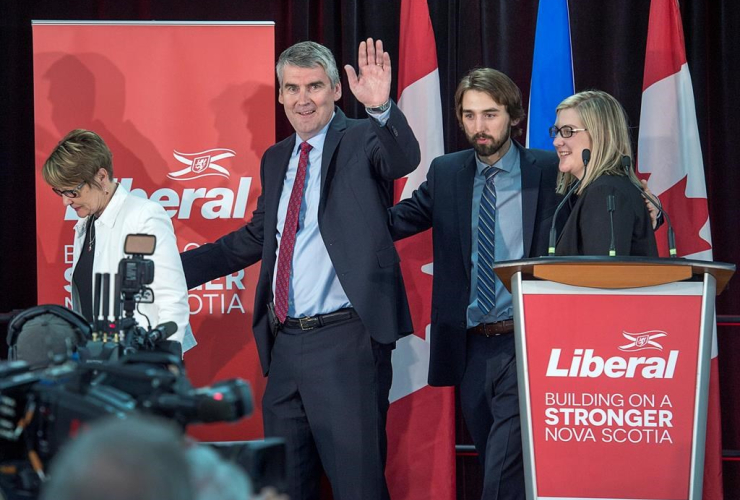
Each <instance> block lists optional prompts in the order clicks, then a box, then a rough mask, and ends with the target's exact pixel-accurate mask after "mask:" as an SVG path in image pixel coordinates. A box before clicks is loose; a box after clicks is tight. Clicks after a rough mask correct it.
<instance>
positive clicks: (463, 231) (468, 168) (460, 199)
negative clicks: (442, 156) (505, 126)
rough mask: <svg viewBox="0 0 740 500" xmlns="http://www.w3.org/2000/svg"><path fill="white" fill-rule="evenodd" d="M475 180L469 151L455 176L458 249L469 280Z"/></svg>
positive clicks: (472, 155) (473, 160)
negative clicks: (458, 234) (460, 251)
mask: <svg viewBox="0 0 740 500" xmlns="http://www.w3.org/2000/svg"><path fill="white" fill-rule="evenodd" d="M474 180H475V152H474V151H473V150H472V149H471V150H470V154H469V155H466V156H465V158H464V159H463V162H462V163H461V164H460V168H459V170H458V171H457V174H456V175H455V192H456V195H457V202H456V203H455V204H454V205H455V206H456V207H457V217H458V220H457V226H458V227H459V228H460V248H461V249H462V258H463V263H464V264H465V273H466V274H467V276H468V280H470V267H471V260H470V252H471V245H472V242H471V234H472V231H471V227H470V224H471V221H472V217H473V181H474Z"/></svg>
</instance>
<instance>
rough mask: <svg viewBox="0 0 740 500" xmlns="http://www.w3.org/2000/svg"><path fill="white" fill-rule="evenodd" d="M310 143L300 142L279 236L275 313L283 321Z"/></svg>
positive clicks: (286, 306) (285, 312)
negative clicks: (298, 156)
mask: <svg viewBox="0 0 740 500" xmlns="http://www.w3.org/2000/svg"><path fill="white" fill-rule="evenodd" d="M309 151H311V145H310V144H309V143H307V142H302V143H301V157H300V158H299V159H298V172H296V174H295V182H294V183H293V191H291V192H290V201H289V202H288V212H287V213H286V215H285V226H283V234H282V236H281V238H280V253H279V254H278V265H277V280H276V281H275V315H276V316H277V318H278V319H279V320H280V322H281V323H282V322H284V321H285V318H286V316H287V315H288V292H289V290H290V269H291V267H292V266H293V250H295V236H296V233H297V232H298V214H299V213H300V211H301V202H302V201H303V187H304V184H305V183H306V169H307V167H308V152H309Z"/></svg>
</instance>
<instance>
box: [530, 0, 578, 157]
mask: <svg viewBox="0 0 740 500" xmlns="http://www.w3.org/2000/svg"><path fill="white" fill-rule="evenodd" d="M574 89H575V87H574V85H573V57H572V54H571V50H570V21H569V19H568V0H540V5H539V8H538V11H537V31H536V33H535V37H534V58H533V60H532V86H531V89H530V91H529V120H528V122H527V147H528V148H537V149H549V150H551V149H554V148H553V147H552V139H551V138H550V135H549V134H548V132H547V130H548V129H549V128H550V127H551V126H552V125H553V124H554V123H555V108H556V107H557V106H558V104H560V102H561V101H562V100H563V99H565V98H566V97H568V96H570V95H573V94H574V93H575V90H574Z"/></svg>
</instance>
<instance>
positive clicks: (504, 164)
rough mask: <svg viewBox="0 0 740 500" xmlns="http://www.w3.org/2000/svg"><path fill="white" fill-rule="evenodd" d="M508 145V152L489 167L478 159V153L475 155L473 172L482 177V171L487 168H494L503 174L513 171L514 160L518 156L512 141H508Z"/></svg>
mask: <svg viewBox="0 0 740 500" xmlns="http://www.w3.org/2000/svg"><path fill="white" fill-rule="evenodd" d="M509 141H510V145H509V150H508V151H507V152H506V154H505V155H504V156H503V157H502V158H500V159H499V160H498V161H497V162H496V163H494V164H493V165H489V164H488V163H483V162H482V161H481V159H480V158H479V157H478V153H476V154H475V170H476V173H477V174H478V175H483V171H484V170H486V169H487V168H488V167H496V168H498V169H499V170H503V171H504V172H507V173H511V171H512V170H513V169H514V166H515V165H516V158H517V156H518V154H517V149H516V145H515V144H514V140H513V139H509Z"/></svg>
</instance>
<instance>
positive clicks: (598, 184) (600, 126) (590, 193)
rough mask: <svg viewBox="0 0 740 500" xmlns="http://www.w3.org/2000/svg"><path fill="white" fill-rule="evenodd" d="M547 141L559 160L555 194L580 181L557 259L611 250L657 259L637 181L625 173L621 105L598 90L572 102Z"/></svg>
mask: <svg viewBox="0 0 740 500" xmlns="http://www.w3.org/2000/svg"><path fill="white" fill-rule="evenodd" d="M550 136H551V137H553V145H554V146H555V149H556V150H557V153H558V157H559V159H560V163H559V167H558V168H559V170H560V174H559V175H558V187H557V190H558V193H561V194H563V193H565V192H567V191H568V190H569V189H570V188H571V186H573V185H574V183H575V182H577V181H580V185H579V186H578V187H577V189H576V191H575V193H574V194H575V195H576V196H575V197H574V198H576V200H575V202H574V205H573V209H572V211H571V214H570V217H569V218H568V220H567V222H566V224H565V227H564V228H563V232H562V234H561V236H560V239H559V240H558V243H557V246H556V250H555V253H556V254H557V255H609V254H610V249H613V250H614V251H615V254H616V255H617V256H628V255H634V256H649V257H657V256H658V250H657V247H656V244H655V236H654V234H653V227H652V221H651V218H650V213H649V211H648V209H647V207H646V206H645V201H644V199H643V198H642V194H641V192H640V191H639V190H638V189H636V188H635V186H634V185H633V183H637V184H639V181H638V179H637V177H636V176H635V174H634V172H633V171H632V169H631V168H630V167H629V165H631V159H632V148H631V146H630V140H629V133H628V129H627V118H626V114H625V112H624V109H623V108H622V106H621V105H620V104H619V102H617V100H616V99H614V98H613V97H612V96H610V95H609V94H607V93H606V92H602V91H599V90H589V91H585V92H580V93H578V94H575V95H573V96H570V97H568V98H567V99H565V100H564V101H563V102H561V103H560V105H559V106H558V107H557V121H556V122H555V125H554V126H553V127H551V128H550ZM584 150H589V152H590V160H589V161H588V162H587V164H586V163H584V154H583V151H584ZM587 157H588V154H587ZM625 160H628V161H625ZM571 203H573V201H571ZM612 227H613V230H612ZM612 234H613V238H612Z"/></svg>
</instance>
